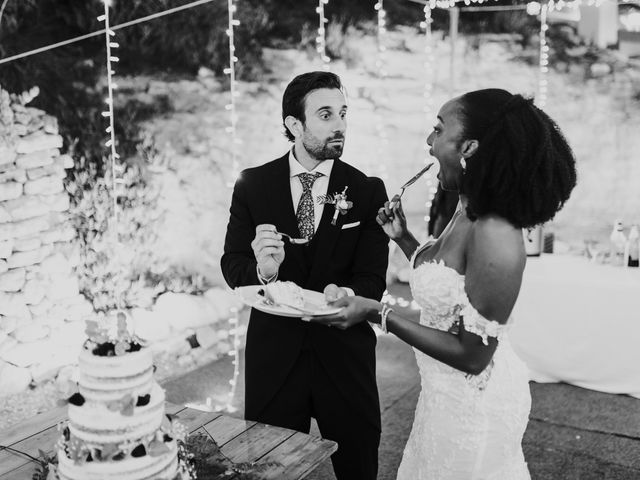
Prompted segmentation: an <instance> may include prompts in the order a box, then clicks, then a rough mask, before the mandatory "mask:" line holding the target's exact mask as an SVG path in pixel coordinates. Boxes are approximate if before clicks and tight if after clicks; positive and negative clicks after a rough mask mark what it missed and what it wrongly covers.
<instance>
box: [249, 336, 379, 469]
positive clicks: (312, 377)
mask: <svg viewBox="0 0 640 480" xmlns="http://www.w3.org/2000/svg"><path fill="white" fill-rule="evenodd" d="M358 413H359V412H358V411H355V410H354V408H353V407H352V406H350V405H349V404H348V402H347V401H346V399H345V398H344V397H343V396H342V394H341V393H340V392H339V391H338V389H337V388H336V387H335V385H334V384H333V382H332V381H331V379H330V378H329V376H328V375H327V374H326V372H325V370H324V368H323V367H322V365H321V364H320V362H319V361H318V359H317V358H316V355H315V353H314V352H313V351H312V350H310V349H309V348H305V349H303V350H302V352H301V353H300V357H299V358H298V360H297V361H296V363H295V365H294V367H293V369H292V370H291V372H290V374H289V376H288V377H287V380H286V381H285V383H284V385H283V386H282V388H280V390H279V391H278V392H277V393H276V395H275V396H274V398H273V399H272V400H271V401H270V402H269V404H268V405H267V406H266V408H265V409H263V411H262V412H260V413H259V414H257V415H255V418H253V415H252V413H251V412H247V415H246V417H247V420H255V421H258V422H261V423H266V424H269V425H276V426H278V427H284V428H290V429H292V430H297V431H299V432H303V433H309V429H310V427H311V417H313V418H315V419H316V422H317V423H318V427H319V428H320V433H321V435H322V436H323V437H324V438H327V439H329V440H333V441H335V442H337V443H338V450H337V451H336V453H334V454H333V455H332V456H331V462H332V463H333V470H334V472H335V474H336V478H337V479H338V480H375V479H376V476H377V474H378V446H379V444H380V431H379V430H378V429H377V428H375V427H374V426H373V425H371V423H370V422H367V421H366V420H365V419H364V418H363V417H362V416H361V415H359V414H358Z"/></svg>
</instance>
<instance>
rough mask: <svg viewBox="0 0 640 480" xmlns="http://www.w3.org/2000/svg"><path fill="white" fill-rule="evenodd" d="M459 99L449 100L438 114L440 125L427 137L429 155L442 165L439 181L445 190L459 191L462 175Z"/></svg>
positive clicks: (437, 124) (461, 128)
mask: <svg viewBox="0 0 640 480" xmlns="http://www.w3.org/2000/svg"><path fill="white" fill-rule="evenodd" d="M459 111H460V106H459V103H458V100H457V99H455V98H454V99H453V100H449V101H448V102H447V103H445V104H444V105H443V106H442V108H440V111H439V112H438V123H436V125H435V126H434V127H433V131H432V132H431V134H429V136H428V137H427V144H428V145H429V146H430V147H431V148H430V149H429V154H431V155H432V156H433V157H435V158H436V159H437V160H438V163H440V172H439V173H438V180H440V186H441V187H442V189H443V190H453V191H457V190H458V189H459V184H460V176H461V175H462V165H461V164H460V158H462V130H463V127H462V123H461V122H460V115H459V114H458V112H459Z"/></svg>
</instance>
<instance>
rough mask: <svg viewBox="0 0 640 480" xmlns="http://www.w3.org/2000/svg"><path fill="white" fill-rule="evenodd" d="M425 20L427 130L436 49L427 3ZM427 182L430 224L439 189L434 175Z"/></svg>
mask: <svg viewBox="0 0 640 480" xmlns="http://www.w3.org/2000/svg"><path fill="white" fill-rule="evenodd" d="M423 12H424V20H423V21H422V22H421V23H420V27H421V28H423V29H424V38H425V41H424V54H425V60H424V74H425V79H424V93H423V95H424V108H423V110H424V115H425V119H426V121H427V131H429V130H430V129H431V124H432V122H433V71H434V68H433V64H434V51H433V36H432V31H431V24H432V22H433V19H432V17H431V7H430V6H429V5H425V6H424V9H423ZM423 148H424V150H425V164H426V163H429V162H431V161H432V159H431V157H430V155H429V145H427V143H426V142H425V143H424V147H423ZM425 183H426V185H427V201H426V202H425V204H424V206H425V209H426V215H425V217H424V221H425V223H426V224H427V225H428V223H429V220H430V218H431V205H432V203H433V197H434V196H435V194H436V191H437V190H438V184H437V182H435V181H434V180H433V177H432V176H430V175H425Z"/></svg>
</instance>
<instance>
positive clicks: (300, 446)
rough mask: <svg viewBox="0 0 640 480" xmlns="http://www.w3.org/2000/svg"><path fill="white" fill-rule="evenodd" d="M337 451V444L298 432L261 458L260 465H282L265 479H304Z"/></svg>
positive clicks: (266, 474)
mask: <svg viewBox="0 0 640 480" xmlns="http://www.w3.org/2000/svg"><path fill="white" fill-rule="evenodd" d="M337 449H338V444H337V443H336V442H332V441H330V440H323V439H321V438H316V437H312V436H309V435H305V434H304V433H300V432H296V433H295V434H294V435H292V436H291V437H289V438H288V439H287V440H285V441H284V442H282V443H281V444H280V445H278V446H277V447H276V448H274V449H273V450H271V451H270V452H269V453H267V454H266V455H265V456H263V457H262V458H260V463H262V462H278V463H280V464H281V465H282V466H281V467H279V468H274V469H272V470H269V471H268V472H265V476H264V478H265V479H273V480H276V479H277V480H288V479H300V478H304V477H306V476H307V475H308V474H309V473H310V472H311V471H312V470H314V469H315V468H316V467H317V466H318V465H319V464H320V463H322V462H323V461H324V460H326V459H327V458H329V456H331V454H332V453H333V452H335V451H336V450H337Z"/></svg>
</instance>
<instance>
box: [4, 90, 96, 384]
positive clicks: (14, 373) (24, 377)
mask: <svg viewBox="0 0 640 480" xmlns="http://www.w3.org/2000/svg"><path fill="white" fill-rule="evenodd" d="M35 95H37V90H32V91H31V92H27V93H25V94H22V95H20V96H9V94H8V93H7V92H6V91H2V90H0V113H1V115H0V395H6V394H10V393H15V392H18V391H21V390H23V389H25V388H27V386H28V385H29V384H30V383H31V382H32V381H34V382H40V381H42V380H44V379H47V378H51V377H52V376H54V375H55V374H56V373H57V372H58V370H59V369H60V368H61V366H63V365H68V364H71V363H74V362H75V359H76V358H77V355H78V352H79V348H80V346H81V343H82V338H83V331H84V322H83V320H84V318H85V317H86V315H87V314H89V313H90V312H91V311H92V308H91V304H90V303H89V302H87V301H86V299H85V298H84V296H82V295H80V293H79V286H78V280H77V278H76V276H75V274H74V273H73V267H74V266H76V265H77V264H78V262H79V255H78V252H77V250H75V249H74V246H73V243H72V240H73V239H74V237H75V236H76V232H75V229H74V228H73V226H72V225H71V223H70V221H69V216H68V214H67V211H68V210H69V195H68V194H67V192H66V191H65V189H64V185H63V179H64V177H65V175H66V174H65V169H68V168H71V167H73V159H72V158H71V157H70V156H69V155H63V154H61V152H60V148H61V147H62V137H61V136H60V135H59V133H58V123H57V120H56V119H55V118H54V117H52V116H50V115H47V114H46V113H45V112H44V111H42V110H39V109H37V108H32V107H27V106H26V104H27V103H28V101H29V100H30V99H31V98H32V97H34V96H35ZM66 347H73V348H66Z"/></svg>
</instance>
